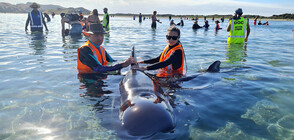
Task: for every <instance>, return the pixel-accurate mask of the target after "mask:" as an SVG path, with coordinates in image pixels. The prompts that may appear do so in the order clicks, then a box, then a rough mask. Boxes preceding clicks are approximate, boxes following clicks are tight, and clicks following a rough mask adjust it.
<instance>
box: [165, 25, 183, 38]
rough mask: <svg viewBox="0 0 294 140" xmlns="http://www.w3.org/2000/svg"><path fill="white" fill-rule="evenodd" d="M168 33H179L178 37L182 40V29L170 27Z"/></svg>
mask: <svg viewBox="0 0 294 140" xmlns="http://www.w3.org/2000/svg"><path fill="white" fill-rule="evenodd" d="M167 31H168V32H172V31H174V32H176V33H178V36H179V38H180V36H181V31H180V29H179V28H178V27H176V26H174V25H173V26H170V27H169V28H168V29H167Z"/></svg>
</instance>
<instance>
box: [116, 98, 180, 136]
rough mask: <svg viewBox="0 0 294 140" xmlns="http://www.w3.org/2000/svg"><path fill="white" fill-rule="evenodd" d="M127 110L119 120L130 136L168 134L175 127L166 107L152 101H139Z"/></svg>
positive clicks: (171, 115)
mask: <svg viewBox="0 0 294 140" xmlns="http://www.w3.org/2000/svg"><path fill="white" fill-rule="evenodd" d="M133 104H134V105H133V106H130V107H129V108H127V109H126V110H125V111H124V113H123V116H122V118H121V121H122V125H123V127H125V128H126V129H127V130H128V132H129V133H130V134H131V135H135V136H137V135H140V136H147V135H152V134H155V133H156V132H168V131H170V130H172V129H173V128H174V127H175V124H174V118H173V117H174V116H173V114H172V113H171V111H170V110H168V108H167V106H166V105H164V102H162V103H154V102H153V101H152V100H141V101H140V102H138V103H133Z"/></svg>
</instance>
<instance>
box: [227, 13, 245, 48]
mask: <svg viewBox="0 0 294 140" xmlns="http://www.w3.org/2000/svg"><path fill="white" fill-rule="evenodd" d="M242 14H243V11H242V9H241V8H238V9H237V10H236V11H235V15H234V17H233V19H231V20H230V22H229V26H228V28H227V31H228V32H229V37H228V40H227V42H228V44H240V43H244V42H247V40H248V36H249V34H250V27H249V20H248V19H247V18H246V19H245V18H244V17H241V16H242Z"/></svg>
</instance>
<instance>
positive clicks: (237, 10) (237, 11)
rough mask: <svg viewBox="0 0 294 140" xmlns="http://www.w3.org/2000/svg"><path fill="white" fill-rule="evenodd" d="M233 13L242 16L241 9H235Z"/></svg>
mask: <svg viewBox="0 0 294 140" xmlns="http://www.w3.org/2000/svg"><path fill="white" fill-rule="evenodd" d="M235 13H236V14H238V15H242V14H243V11H242V8H238V9H236V10H235Z"/></svg>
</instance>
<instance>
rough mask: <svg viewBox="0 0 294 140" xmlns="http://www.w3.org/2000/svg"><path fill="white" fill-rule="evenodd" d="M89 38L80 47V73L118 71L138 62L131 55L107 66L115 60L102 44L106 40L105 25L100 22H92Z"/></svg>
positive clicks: (78, 67) (78, 51)
mask: <svg viewBox="0 0 294 140" xmlns="http://www.w3.org/2000/svg"><path fill="white" fill-rule="evenodd" d="M87 33H89V34H90V36H89V39H90V40H88V41H87V42H86V43H85V44H84V45H82V46H81V47H80V48H78V50H77V53H78V66H77V69H78V70H79V73H105V72H109V71H116V70H120V69H122V68H125V67H127V66H129V65H130V64H131V63H136V60H135V59H134V58H133V57H129V58H128V59H127V60H125V61H124V62H123V63H119V64H116V65H113V66H107V64H108V63H109V62H114V60H113V59H112V58H111V56H110V55H109V54H108V53H107V52H106V50H105V48H104V47H103V46H101V44H102V43H103V40H104V34H106V32H105V31H104V30H103V26H102V24H100V23H92V24H90V27H89V31H88V32H87Z"/></svg>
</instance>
